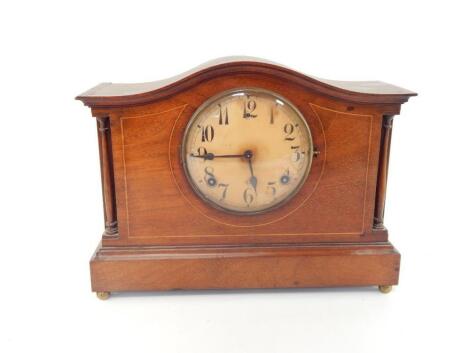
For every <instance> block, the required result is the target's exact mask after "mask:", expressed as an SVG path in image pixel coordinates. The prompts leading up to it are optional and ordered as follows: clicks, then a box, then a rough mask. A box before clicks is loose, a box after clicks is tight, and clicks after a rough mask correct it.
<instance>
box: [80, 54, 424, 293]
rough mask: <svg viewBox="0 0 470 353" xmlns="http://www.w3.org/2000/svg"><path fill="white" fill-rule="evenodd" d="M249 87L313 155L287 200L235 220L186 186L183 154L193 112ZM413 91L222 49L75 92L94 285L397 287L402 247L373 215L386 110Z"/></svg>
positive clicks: (385, 141)
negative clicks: (94, 225)
mask: <svg viewBox="0 0 470 353" xmlns="http://www.w3.org/2000/svg"><path fill="white" fill-rule="evenodd" d="M243 88H256V89H262V90H266V91H269V92H274V93H275V94H277V95H279V96H282V97H285V98H286V99H287V100H288V101H289V102H291V103H292V104H293V105H294V106H295V108H296V109H298V110H299V111H300V113H301V114H302V115H303V117H304V118H305V120H306V122H307V124H308V127H309V129H310V131H311V134H312V137H313V143H314V148H315V152H316V153H315V158H313V159H312V163H311V169H310V173H309V174H308V176H307V178H306V180H305V183H304V184H303V186H302V187H301V189H300V190H299V191H298V192H297V193H296V194H295V196H294V197H293V198H292V199H290V200H289V202H287V203H285V204H284V205H282V206H281V207H279V208H276V209H274V210H272V211H270V212H266V213H262V214H255V215H250V216H241V215H237V214H230V213H227V212H224V211H223V210H220V209H217V208H214V207H212V206H211V205H210V204H207V203H206V202H204V201H203V200H202V199H201V198H200V197H199V195H198V194H196V193H195V192H194V190H193V189H192V187H191V185H190V183H189V181H188V180H187V177H186V174H185V170H184V167H183V163H182V158H181V145H182V141H183V136H184V132H185V129H186V126H187V124H188V122H189V121H190V119H191V117H192V116H193V114H194V112H195V111H196V110H197V109H198V108H199V107H200V106H201V105H202V104H204V103H205V102H206V101H207V100H209V99H210V98H211V97H213V96H216V95H218V94H220V93H221V92H225V91H230V90H235V89H243ZM414 95H416V94H415V93H413V92H410V91H407V90H404V89H402V88H399V87H396V86H392V85H389V84H385V83H382V82H338V81H325V80H320V79H316V78H312V77H309V76H305V75H303V74H300V73H298V72H296V71H293V70H290V69H287V68H285V67H283V66H279V65H276V64H272V63H268V62H265V61H261V60H254V59H227V60H221V61H218V62H214V63H211V64H208V65H206V66H204V67H199V68H197V69H195V70H193V71H192V72H189V73H186V74H184V75H181V76H180V77H177V78H174V79H170V80H165V81H159V82H154V83H145V84H110V83H106V84H101V85H98V86H96V87H94V88H92V89H91V90H89V91H87V92H85V93H83V94H82V95H80V96H78V97H77V99H79V100H81V101H83V102H84V103H85V104H86V105H87V106H89V107H91V109H92V115H93V116H94V117H95V118H97V123H98V138H99V148H100V161H101V172H102V185H103V201H104V214H105V231H104V233H103V235H102V240H101V242H100V244H99V245H98V248H97V250H96V252H95V254H94V255H93V258H92V259H91V263H90V264H91V279H92V290H93V291H96V292H112V291H140V290H171V289H211V288H217V289H219V288H280V287H282V288H288V287H322V286H367V285H386V286H390V285H395V284H397V283H398V275H399V267H400V255H399V253H398V252H397V251H396V249H395V248H394V247H393V246H392V244H391V243H390V242H389V241H388V233H387V230H386V228H385V227H384V225H383V212H384V204H385V190H386V180H387V169H388V156H389V148H390V139H391V129H392V122H393V116H394V115H397V114H399V112H400V106H401V104H402V103H404V102H406V101H407V100H408V98H409V97H410V96H414Z"/></svg>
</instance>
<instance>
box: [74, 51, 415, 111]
mask: <svg viewBox="0 0 470 353" xmlns="http://www.w3.org/2000/svg"><path fill="white" fill-rule="evenodd" d="M246 74H252V75H260V76H264V77H273V78H278V79H282V80H284V81H289V82H291V83H294V84H297V85H300V86H302V87H304V88H305V89H308V90H310V91H312V92H317V93H319V94H322V95H326V96H329V97H333V98H336V99H340V100H344V101H347V102H352V103H362V104H401V103H404V102H406V101H408V98H409V97H411V96H416V93H414V92H412V91H409V90H406V89H404V88H401V87H397V86H394V85H391V84H388V83H385V82H381V81H334V80H325V79H320V78H316V77H312V76H307V75H305V74H302V73H300V72H297V71H294V70H292V69H289V68H287V67H285V66H282V65H278V64H275V63H272V62H270V61H266V60H262V59H257V58H251V57H227V58H221V59H217V60H214V61H210V62H208V63H206V64H203V65H201V66H198V67H196V68H194V69H192V70H190V71H188V72H185V73H183V74H181V75H178V76H175V77H172V78H169V79H166V80H160V81H154V82H146V83H127V84H126V83H109V82H107V83H101V84H99V85H97V86H95V87H93V88H91V89H90V90H88V91H86V92H84V93H82V94H81V95H79V96H78V97H76V99H78V100H80V101H82V102H83V103H84V104H85V105H87V106H89V107H92V108H105V107H122V106H134V105H140V104H146V103H151V102H154V101H156V100H160V99H163V98H166V97H169V96H171V95H174V94H177V93H179V92H181V91H183V90H186V89H189V88H191V87H194V86H196V85H198V84H200V83H202V82H204V81H208V80H211V79H213V78H218V77H224V76H236V75H246Z"/></svg>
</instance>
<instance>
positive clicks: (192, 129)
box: [182, 88, 313, 215]
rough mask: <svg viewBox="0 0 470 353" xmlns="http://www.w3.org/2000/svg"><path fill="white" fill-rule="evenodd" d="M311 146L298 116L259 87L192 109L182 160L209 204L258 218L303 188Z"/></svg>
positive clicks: (195, 187)
mask: <svg viewBox="0 0 470 353" xmlns="http://www.w3.org/2000/svg"><path fill="white" fill-rule="evenodd" d="M312 153H313V143H312V136H311V134H310V130H309V128H308V126H307V123H306V122H305V119H304V118H303V116H302V114H301V113H300V112H299V111H298V109H296V108H295V107H294V106H293V105H292V104H291V103H290V102H289V101H287V100H286V99H284V98H283V97H281V96H279V95H277V94H275V93H273V92H270V91H266V90H262V89H252V88H250V89H238V90H232V91H227V92H224V93H222V94H220V95H217V96H215V97H213V98H211V99H209V100H208V101H206V102H205V103H204V104H202V105H201V107H200V108H199V109H197V110H196V112H195V113H194V115H193V117H192V118H191V120H190V122H189V124H188V126H187V128H186V131H185V135H184V139H183V146H182V159H183V164H184V169H185V172H186V175H187V177H188V180H189V182H190V184H191V186H192V188H193V189H194V191H195V192H196V193H197V194H198V195H199V196H200V197H201V198H202V199H203V200H205V201H206V202H208V203H209V204H211V205H212V206H214V207H216V208H218V209H222V210H225V211H228V212H232V213H237V214H245V215H250V214H257V213H261V212H266V211H269V210H272V209H274V208H276V207H279V206H281V205H282V204H284V203H285V202H287V201H288V200H289V199H290V198H291V197H293V196H294V195H295V194H296V192H297V191H298V190H299V189H300V188H301V186H302V184H303V183H304V181H305V179H306V177H307V175H308V173H309V171H310V165H311V161H312Z"/></svg>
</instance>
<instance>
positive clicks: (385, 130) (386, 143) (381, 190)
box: [374, 115, 393, 229]
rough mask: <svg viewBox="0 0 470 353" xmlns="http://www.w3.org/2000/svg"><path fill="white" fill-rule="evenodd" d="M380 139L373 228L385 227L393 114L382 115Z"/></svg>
mask: <svg viewBox="0 0 470 353" xmlns="http://www.w3.org/2000/svg"><path fill="white" fill-rule="evenodd" d="M382 124H383V125H382V141H381V144H380V157H379V166H378V175H377V190H376V194H375V212H374V229H385V226H384V211H385V191H386V189H387V175H388V162H389V157H390V143H391V140H392V126H393V115H384V117H383V122H382Z"/></svg>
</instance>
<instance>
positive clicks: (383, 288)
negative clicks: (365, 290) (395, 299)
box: [379, 286, 392, 294]
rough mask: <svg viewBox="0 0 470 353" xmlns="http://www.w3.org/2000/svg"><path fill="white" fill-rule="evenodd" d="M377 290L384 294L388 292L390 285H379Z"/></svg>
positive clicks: (390, 289) (390, 288)
mask: <svg viewBox="0 0 470 353" xmlns="http://www.w3.org/2000/svg"><path fill="white" fill-rule="evenodd" d="M379 291H380V292H381V293H384V294H387V293H390V292H391V291H392V286H379Z"/></svg>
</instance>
